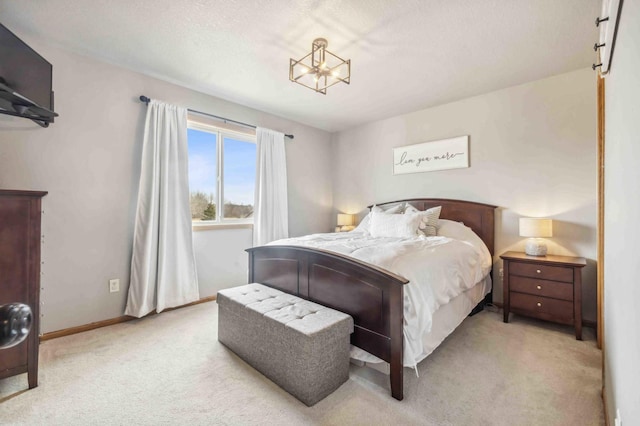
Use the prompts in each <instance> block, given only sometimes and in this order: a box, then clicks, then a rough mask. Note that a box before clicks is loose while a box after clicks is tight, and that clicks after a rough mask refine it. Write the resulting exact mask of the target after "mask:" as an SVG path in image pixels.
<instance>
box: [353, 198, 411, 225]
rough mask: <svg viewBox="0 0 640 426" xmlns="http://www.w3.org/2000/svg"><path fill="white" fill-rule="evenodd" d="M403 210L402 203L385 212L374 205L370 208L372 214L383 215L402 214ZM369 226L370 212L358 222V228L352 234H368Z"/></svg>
mask: <svg viewBox="0 0 640 426" xmlns="http://www.w3.org/2000/svg"><path fill="white" fill-rule="evenodd" d="M403 210H404V203H400V204H398V205H396V206H393V207H390V208H388V209H386V210H384V209H383V208H382V207H380V206H376V205H374V206H373V207H371V211H372V212H376V213H384V214H399V213H402V212H403ZM370 225H371V212H369V213H367V215H366V216H365V217H363V218H362V220H361V221H360V223H359V224H358V226H356V227H355V229H354V230H353V232H369V227H370Z"/></svg>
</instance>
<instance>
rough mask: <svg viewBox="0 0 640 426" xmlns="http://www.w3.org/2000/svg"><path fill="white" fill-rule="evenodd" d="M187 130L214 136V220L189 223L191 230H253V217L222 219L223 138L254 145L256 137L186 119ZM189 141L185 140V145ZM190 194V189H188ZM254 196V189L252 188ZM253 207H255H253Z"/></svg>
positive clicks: (251, 134)
mask: <svg viewBox="0 0 640 426" xmlns="http://www.w3.org/2000/svg"><path fill="white" fill-rule="evenodd" d="M187 129H193V130H197V131H201V132H206V133H211V134H215V135H216V172H217V173H216V199H215V203H216V219H215V220H206V221H199V222H194V221H193V220H192V221H191V225H192V228H193V230H205V229H213V228H218V229H234V228H253V216H251V217H250V218H245V219H240V218H225V217H224V138H225V137H229V138H232V139H233V140H236V141H240V142H246V143H252V144H254V145H255V144H256V143H257V142H256V135H255V134H253V133H248V132H241V131H234V130H230V129H226V128H223V127H218V126H215V125H213V124H205V123H202V122H199V121H192V120H189V119H188V118H187ZM188 143H189V140H188V138H187V145H188ZM189 193H191V189H189ZM254 195H255V188H254ZM254 207H255V206H254Z"/></svg>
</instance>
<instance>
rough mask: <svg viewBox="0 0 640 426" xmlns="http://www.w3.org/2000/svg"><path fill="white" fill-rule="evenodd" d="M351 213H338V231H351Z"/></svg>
mask: <svg viewBox="0 0 640 426" xmlns="http://www.w3.org/2000/svg"><path fill="white" fill-rule="evenodd" d="M353 219H354V218H353V215H352V214H345V213H338V226H339V227H340V232H347V231H351V230H352V229H353V228H354V226H353V223H354V220H353Z"/></svg>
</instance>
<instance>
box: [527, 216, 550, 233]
mask: <svg viewBox="0 0 640 426" xmlns="http://www.w3.org/2000/svg"><path fill="white" fill-rule="evenodd" d="M520 236H521V237H534V238H546V237H552V236H553V221H552V220H551V219H536V218H529V217H523V218H520Z"/></svg>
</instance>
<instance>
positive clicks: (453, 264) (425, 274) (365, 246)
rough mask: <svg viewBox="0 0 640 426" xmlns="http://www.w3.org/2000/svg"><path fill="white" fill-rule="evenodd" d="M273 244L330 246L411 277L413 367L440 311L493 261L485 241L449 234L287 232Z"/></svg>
mask: <svg viewBox="0 0 640 426" xmlns="http://www.w3.org/2000/svg"><path fill="white" fill-rule="evenodd" d="M269 245H295V246H304V247H313V248H320V249H324V250H329V251H333V252H337V253H340V254H344V255H347V256H350V257H353V258H356V259H359V260H362V261H364V262H368V263H371V264H374V265H377V266H379V267H381V268H384V269H387V270H389V271H391V272H393V273H396V274H398V275H401V276H403V277H405V278H407V279H408V280H409V284H407V285H406V286H405V287H404V328H403V331H404V359H403V364H404V365H405V366H410V367H415V366H416V365H417V363H418V362H419V361H420V360H422V359H423V358H424V356H426V355H424V356H423V352H424V337H425V336H426V335H428V333H429V332H430V331H431V327H432V323H433V315H434V314H435V312H436V311H437V310H438V309H439V308H440V306H443V305H446V304H448V303H449V302H450V301H451V300H452V299H454V298H455V297H457V296H458V295H460V294H461V293H463V292H465V291H466V290H468V289H470V288H472V287H473V286H475V285H476V283H478V282H480V281H481V280H482V279H483V278H484V277H485V276H487V274H488V272H489V270H490V268H491V262H492V260H491V256H490V255H489V254H488V251H487V250H486V247H484V246H478V245H477V244H473V243H471V242H468V241H461V240H454V239H451V238H447V237H424V236H416V237H412V238H390V237H380V238H374V237H371V236H370V235H369V234H368V233H360V232H347V233H333V234H313V235H307V236H304V237H297V238H288V239H284V240H278V241H274V242H272V243H270V244H269Z"/></svg>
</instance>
